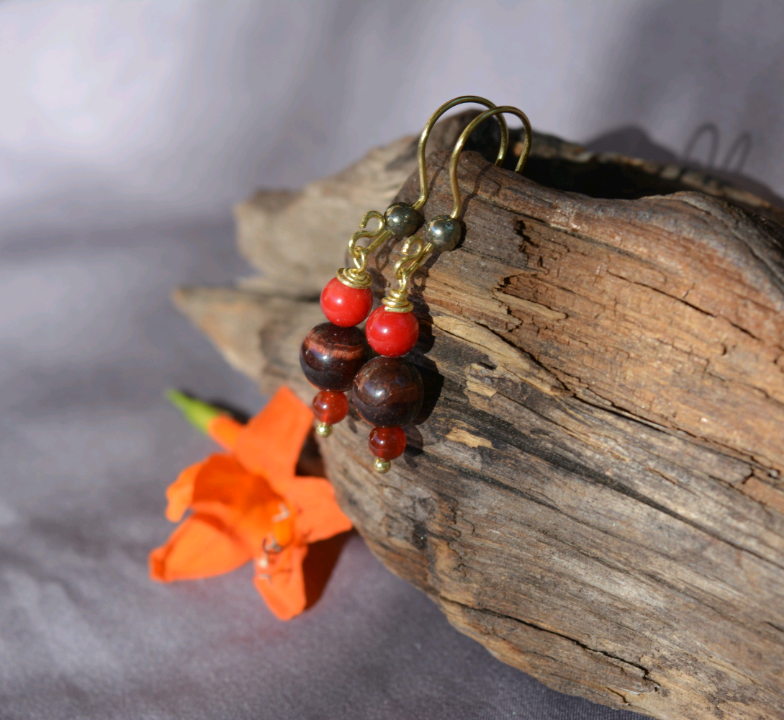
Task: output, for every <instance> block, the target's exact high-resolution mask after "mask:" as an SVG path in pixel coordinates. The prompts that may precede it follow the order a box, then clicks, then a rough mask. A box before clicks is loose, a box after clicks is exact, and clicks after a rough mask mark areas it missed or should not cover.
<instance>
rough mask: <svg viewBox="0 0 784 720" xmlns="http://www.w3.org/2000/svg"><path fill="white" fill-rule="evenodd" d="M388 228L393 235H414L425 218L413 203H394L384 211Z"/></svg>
mask: <svg viewBox="0 0 784 720" xmlns="http://www.w3.org/2000/svg"><path fill="white" fill-rule="evenodd" d="M384 217H385V218H386V228H387V230H389V232H391V233H392V234H393V235H400V236H402V237H408V236H409V235H413V234H414V233H415V232H416V231H417V230H418V229H419V226H420V225H421V224H422V223H423V222H424V218H423V217H422V215H420V214H419V213H418V212H417V211H416V210H414V208H413V207H411V205H409V204H408V203H404V202H396V203H392V205H390V206H389V207H388V208H387V211H386V212H385V213H384Z"/></svg>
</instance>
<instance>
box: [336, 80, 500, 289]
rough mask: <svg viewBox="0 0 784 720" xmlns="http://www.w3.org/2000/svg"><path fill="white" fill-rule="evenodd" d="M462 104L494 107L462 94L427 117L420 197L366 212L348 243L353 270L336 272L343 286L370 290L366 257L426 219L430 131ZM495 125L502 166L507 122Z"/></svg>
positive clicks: (419, 158)
mask: <svg viewBox="0 0 784 720" xmlns="http://www.w3.org/2000/svg"><path fill="white" fill-rule="evenodd" d="M463 103H476V104H478V105H484V106H485V107H487V108H490V109H494V108H495V105H494V104H493V103H491V102H490V101H489V100H486V99H485V98H483V97H479V96H478V95H461V96H460V97H456V98H454V99H452V100H450V101H449V102H446V103H444V104H443V105H442V106H441V107H440V108H438V110H436V111H435V112H434V113H433V114H432V115H431V116H430V119H429V120H428V121H427V124H426V125H425V127H424V129H423V130H422V134H421V135H420V136H419V144H418V146H417V161H418V163H419V182H420V187H421V190H420V194H419V198H418V199H417V201H416V202H415V203H414V204H413V205H409V204H408V203H404V202H396V203H392V205H390V206H389V207H388V208H387V209H386V212H385V213H383V214H382V213H380V212H379V211H378V210H370V211H369V212H367V213H365V215H364V217H363V218H362V221H361V222H360V224H359V227H360V229H359V230H357V232H355V233H354V234H353V235H352V236H351V239H350V240H349V241H348V254H349V257H351V259H352V260H353V261H354V267H348V268H340V269H339V270H338V271H337V273H336V277H337V279H338V280H340V282H342V283H343V284H344V285H347V286H348V287H352V288H359V289H363V288H368V287H370V285H371V284H372V280H371V278H370V275H368V273H367V263H368V256H369V255H370V254H371V253H372V252H373V251H375V250H376V249H377V248H378V247H380V246H381V245H382V243H384V242H385V241H386V240H388V239H389V238H390V237H392V236H393V235H400V236H403V237H408V236H411V235H413V234H414V233H415V232H416V231H417V230H418V229H419V228H420V227H421V226H422V224H423V223H424V221H425V219H424V218H423V217H422V215H421V213H420V212H419V211H420V210H421V209H422V207H423V206H424V204H425V203H426V202H427V198H428V194H429V187H428V183H427V165H426V162H425V149H426V146H427V141H428V138H429V137H430V132H431V131H432V129H433V127H434V126H435V124H436V122H438V120H439V119H440V118H441V116H442V115H443V114H444V113H445V112H447V110H450V109H452V108H453V107H455V106H457V105H462V104H463ZM498 122H499V124H500V125H501V147H500V148H499V151H498V158H497V159H496V162H495V164H496V165H501V164H502V163H503V161H504V158H505V157H506V151H507V147H508V146H509V129H508V128H507V125H506V121H505V120H504V119H503V117H501V116H499V117H498ZM371 220H377V221H378V223H379V224H378V227H377V228H376V229H375V230H368V229H367V226H368V223H369V222H370V221H371ZM362 238H370V242H369V243H368V245H365V246H363V245H358V244H357V243H358V242H359V240H361V239H362Z"/></svg>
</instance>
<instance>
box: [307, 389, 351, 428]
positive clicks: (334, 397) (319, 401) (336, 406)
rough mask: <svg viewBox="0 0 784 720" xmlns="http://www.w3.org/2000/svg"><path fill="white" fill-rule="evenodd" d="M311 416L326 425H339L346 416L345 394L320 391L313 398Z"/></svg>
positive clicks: (346, 399)
mask: <svg viewBox="0 0 784 720" xmlns="http://www.w3.org/2000/svg"><path fill="white" fill-rule="evenodd" d="M313 414H314V415H315V416H316V419H317V420H318V421H319V422H323V423H326V424H327V425H334V424H335V423H339V422H340V421H341V420H342V419H343V418H344V417H346V415H348V398H347V397H346V394H345V393H342V392H332V391H331V390H322V391H321V392H320V393H318V394H317V395H316V397H314V398H313Z"/></svg>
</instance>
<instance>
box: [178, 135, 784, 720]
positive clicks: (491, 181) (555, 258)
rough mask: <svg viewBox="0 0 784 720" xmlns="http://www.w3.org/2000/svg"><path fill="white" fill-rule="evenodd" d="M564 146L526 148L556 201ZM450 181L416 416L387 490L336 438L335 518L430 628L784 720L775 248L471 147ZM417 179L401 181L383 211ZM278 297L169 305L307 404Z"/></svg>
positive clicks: (419, 287) (779, 279)
mask: <svg viewBox="0 0 784 720" xmlns="http://www.w3.org/2000/svg"><path fill="white" fill-rule="evenodd" d="M400 147H402V145H401V146H400ZM553 148H555V150H553ZM574 148H575V146H569V145H564V146H563V148H562V149H558V145H557V144H554V141H552V140H549V141H540V142H539V143H538V147H537V148H535V154H534V155H533V156H532V174H533V175H536V176H538V177H540V179H541V177H542V172H544V173H547V172H550V180H551V183H550V184H551V185H554V186H557V185H558V180H559V178H560V179H561V181H562V182H561V184H562V185H564V186H566V187H573V186H574V179H573V178H574V173H573V172H572V173H565V174H564V173H562V172H561V171H555V170H552V168H554V167H556V166H557V165H558V163H561V164H563V162H567V161H568V162H572V160H573V159H574V158H575V157H579V156H580V153H579V149H578V150H574ZM380 152H381V153H382V154H383V153H384V152H388V153H390V154H391V152H390V149H387V150H386V151H380ZM548 152H553V153H554V159H551V161H548V159H547V154H548ZM565 157H566V158H567V160H566V161H565V160H564V158H565ZM570 157H571V158H572V160H569V158H570ZM447 160H448V156H447V155H446V154H444V153H441V154H438V155H436V156H435V157H433V158H431V167H433V168H434V171H435V180H434V183H433V191H432V195H431V199H430V201H429V203H428V205H427V207H426V216H428V217H430V216H432V215H434V214H438V213H441V212H444V211H445V210H447V209H448V208H449V207H450V206H451V198H450V195H449V189H448V183H447V180H446V173H445V171H444V163H445V162H447ZM405 162H408V163H409V166H410V167H409V169H413V166H412V162H411V158H410V157H408V158H407V159H405ZM548 162H549V165H548ZM579 162H581V163H583V167H585V166H586V165H585V163H588V164H590V163H594V164H596V162H597V161H596V159H595V158H594V159H593V160H592V159H590V158H588V159H586V158H583V159H582V160H579ZM606 162H607V163H609V164H612V163H613V162H616V163H617V164H618V165H619V166H621V167H623V168H624V169H623V171H622V172H621V175H622V176H624V177H627V178H628V171H629V168H632V169H634V168H635V167H637V170H634V172H638V171H639V172H644V170H640V169H639V168H640V167H641V166H640V165H639V164H638V165H635V164H634V163H633V162H627V161H623V160H616V161H613V160H612V158H608V159H606ZM537 163H538V164H539V166H540V168H541V167H544V171H541V169H539V170H538V169H537ZM548 167H550V168H551V170H550V171H548V170H547V168H548ZM649 170H651V168H649ZM559 173H560V174H559ZM651 173H652V174H653V175H655V176H656V177H658V178H660V177H661V173H662V169H661V168H658V169H657V168H653V169H652V170H651ZM682 177H683V174H681V179H679V180H677V182H678V183H680V182H682ZM460 179H461V187H462V188H464V191H465V192H466V193H467V195H468V199H467V202H466V208H465V222H466V225H467V228H468V229H467V232H466V236H465V239H464V242H463V243H462V245H461V246H460V247H459V248H458V249H457V250H455V251H453V252H452V253H449V254H445V255H442V256H439V257H436V258H431V259H430V260H429V261H428V263H427V265H426V267H425V268H424V269H423V270H421V271H420V273H419V274H418V276H417V278H418V279H417V282H416V283H415V284H416V290H415V291H414V293H413V298H412V299H413V300H414V301H415V303H416V311H415V312H416V313H417V315H418V317H419V318H420V320H421V322H422V326H423V333H422V339H421V341H420V344H419V345H418V346H417V348H416V349H415V351H414V353H413V362H415V363H416V364H417V365H418V366H419V367H420V369H421V370H422V373H423V376H424V377H425V382H426V387H427V401H426V404H425V408H424V410H423V413H422V414H421V416H420V418H419V419H418V420H417V422H416V423H415V424H414V426H413V427H411V428H409V431H408V436H409V442H410V448H409V450H407V451H406V454H405V455H404V456H403V458H401V460H400V461H397V462H396V463H395V464H394V465H393V470H392V471H391V472H390V473H389V474H387V475H385V476H379V475H377V474H375V473H374V472H373V471H372V463H371V458H370V457H369V454H368V452H367V449H366V436H367V431H368V428H367V427H366V426H365V424H364V423H363V422H362V421H361V420H359V419H358V418H356V416H354V417H350V418H349V419H348V420H347V421H346V422H344V423H342V424H341V425H339V426H336V428H335V432H334V435H333V436H332V437H331V438H330V439H329V440H327V441H326V442H324V443H322V449H323V453H324V456H325V461H326V465H327V468H328V472H329V476H330V478H331V479H332V481H333V483H334V484H335V486H336V489H337V493H338V497H339V500H340V502H341V505H342V507H343V508H344V510H345V511H346V512H347V513H348V514H349V516H350V517H351V518H352V520H353V521H354V522H355V524H356V526H357V528H358V529H359V530H360V532H361V533H362V535H363V536H364V537H365V539H366V540H367V542H368V544H369V545H370V547H371V548H372V549H373V551H374V552H375V553H376V554H377V555H378V556H379V557H380V558H381V559H382V560H383V562H384V563H385V564H386V565H387V566H388V567H390V568H391V569H392V570H393V571H394V572H396V573H397V574H399V575H400V576H402V577H404V578H406V579H407V580H409V581H411V582H413V583H414V584H416V585H417V586H418V587H420V588H421V589H422V590H423V591H425V592H426V593H428V595H430V596H431V597H432V598H433V599H434V600H435V601H436V602H437V603H438V604H439V606H440V607H441V608H442V610H443V611H444V612H445V613H446V615H447V617H448V618H449V620H450V622H452V623H453V624H454V625H455V626H456V627H457V628H459V629H460V630H462V631H463V632H465V633H467V634H468V635H470V636H472V637H474V638H476V639H477V640H478V641H479V642H481V643H483V644H484V645H485V646H486V647H487V648H488V649H489V650H490V652H492V653H493V654H494V655H496V656H497V657H499V658H500V659H502V660H503V661H504V662H507V663H509V664H511V665H514V666H516V667H519V668H521V669H523V670H525V671H526V672H529V673H530V674H532V675H534V676H536V677H537V678H539V679H540V680H542V681H543V682H545V683H546V684H548V685H550V686H551V687H554V688H556V689H558V690H561V691H564V692H567V693H572V694H577V695H582V696H584V697H586V698H589V699H591V700H594V701H596V702H600V703H604V704H607V705H611V706H614V707H624V708H627V709H632V710H635V711H637V712H640V713H645V714H649V715H652V716H654V717H659V718H672V719H675V718H725V719H726V718H744V719H746V718H748V719H749V720H751V719H752V718H753V719H754V720H758V719H759V718H784V474H783V473H784V243H782V237H783V236H784V235H782V233H781V231H780V230H779V228H778V227H777V226H776V225H775V224H774V223H772V222H770V221H769V220H765V219H763V218H762V217H760V216H752V215H749V214H748V213H747V212H745V211H743V210H739V209H737V208H736V207H733V206H731V205H730V204H728V203H727V202H725V201H724V200H722V199H717V198H714V197H709V196H707V195H704V194H701V193H694V192H686V193H678V194H673V195H667V196H654V197H643V198H640V199H632V200H619V199H600V198H591V197H587V196H586V195H580V194H574V193H570V192H565V191H564V190H563V189H553V188H548V187H544V186H542V185H539V184H537V183H536V182H533V181H531V180H529V179H521V178H519V177H517V176H515V175H513V174H512V173H510V172H508V171H505V170H499V169H496V168H494V167H493V166H492V165H490V164H489V163H487V162H486V161H485V160H483V159H482V158H481V157H480V156H479V155H478V154H475V153H466V154H465V156H464V158H463V160H462V161H461V165H460ZM651 182H653V181H651ZM656 182H659V180H657V181H656ZM673 182H675V181H673ZM642 184H644V183H641V185H642ZM378 185H379V187H380V186H381V185H383V183H381V182H380V181H379V183H378ZM657 187H658V186H657ZM673 187H675V188H677V187H678V185H677V184H675V185H674V186H673V185H671V186H670V187H669V189H673ZM704 189H707V190H711V188H709V187H706V188H704ZM416 191H417V182H416V178H415V177H414V176H411V177H410V178H409V180H408V181H407V182H406V184H405V186H404V188H403V190H402V191H401V193H400V197H401V198H403V199H408V200H412V199H413V198H414V197H415V195H416ZM608 191H609V194H610V195H612V196H614V197H617V195H619V194H622V192H621V191H623V192H625V193H627V196H633V194H634V193H633V191H632V190H630V189H629V188H628V187H624V186H623V184H622V183H621V184H619V187H618V188H615V189H613V188H612V187H611V183H608ZM646 192H647V191H646V190H645V189H643V190H642V191H641V192H640V193H639V194H641V195H644V194H646ZM732 192H733V191H731V190H729V191H727V190H726V189H725V190H722V191H721V192H719V193H718V194H720V195H724V196H725V197H729V196H730V195H731V193H732ZM728 193H729V194H728ZM305 194H306V193H305ZM594 194H598V189H597V188H594ZM298 199H299V200H302V196H299V198H298ZM390 199H391V198H390V197H387V198H379V200H378V201H377V202H375V203H372V204H370V205H365V206H364V207H362V208H361V209H354V208H353V207H352V208H351V211H352V212H351V214H352V217H351V219H350V220H351V221H353V222H356V220H357V219H358V218H359V216H361V214H362V212H363V211H364V210H366V209H370V208H371V207H374V208H376V209H381V210H383V208H384V207H385V206H386V204H388V202H389V200H390ZM733 199H734V200H735V201H736V202H738V201H740V202H741V203H742V204H744V205H745V206H746V207H749V208H755V209H757V210H759V211H761V212H762V213H763V214H765V215H767V217H768V218H776V217H778V213H779V211H778V210H777V209H776V208H773V207H770V206H767V205H765V204H764V203H759V204H757V201H756V200H755V199H754V198H753V197H752V196H745V195H743V196H740V197H734V198H733ZM349 204H350V203H349ZM306 208H307V203H306V202H304V204H303V205H302V212H301V213H298V214H297V215H296V218H295V219H292V222H294V223H295V225H296V223H298V222H310V221H305V220H303V218H304V214H306V213H305V210H306ZM265 212H271V211H269V210H267V211H265ZM262 236H263V235H262ZM345 239H346V238H345V235H344V236H343V237H339V238H333V239H332V240H331V241H330V242H329V243H328V244H327V242H326V241H325V242H324V243H323V244H322V245H321V246H320V249H319V250H318V252H319V253H320V257H329V258H330V260H333V259H334V260H335V263H337V262H339V259H340V248H341V246H342V245H343V243H344V242H345ZM264 242H266V241H265V240H263V239H260V242H259V244H258V247H257V248H256V250H255V252H256V253H257V255H258V258H259V260H258V262H259V263H262V261H263V257H264V252H263V245H264ZM244 243H245V245H246V253H247V254H250V253H249V251H248V250H247V245H248V239H247V237H246V238H245V240H244ZM399 245H400V242H399V241H397V242H395V243H393V244H392V252H391V255H382V256H381V257H380V260H379V262H378V263H377V264H376V266H375V271H376V273H377V281H378V282H377V287H376V290H377V292H378V293H380V292H381V289H382V286H383V285H384V284H385V283H386V282H387V281H388V279H389V275H390V269H391V266H392V264H393V263H394V259H395V257H396V254H395V253H396V250H397V248H398V247H399ZM313 252H314V253H315V252H316V250H315V249H314V250H313ZM335 255H337V257H336V258H335V257H333V256H335ZM325 264H326V263H325ZM276 277H277V270H276V274H275V275H272V276H269V277H268V278H267V279H266V280H265V281H264V282H265V283H266V288H268V289H269V288H273V287H274V286H275V282H276V280H275V278H276ZM320 282H321V280H319V284H320ZM307 285H308V280H307V279H306V278H303V283H302V285H301V287H302V288H304V287H306V286H307ZM292 295H293V293H292V294H289V295H288V297H285V298H284V297H279V296H277V297H267V296H265V295H263V294H261V293H259V292H258V291H256V292H251V291H248V290H230V289H205V288H201V289H198V288H197V289H186V290H181V291H179V292H178V293H177V294H176V301H177V303H178V305H179V306H180V307H181V308H182V309H183V310H184V311H185V312H186V313H187V314H188V315H189V316H190V317H191V318H192V319H193V320H194V321H195V322H196V323H197V324H198V325H199V326H200V327H202V328H203V329H204V330H205V332H207V334H208V335H209V336H210V337H211V338H212V339H213V340H214V341H215V342H216V344H217V345H218V346H219V347H220V348H222V349H223V351H224V352H225V353H226V354H227V358H228V359H229V360H230V361H232V362H233V364H234V365H235V366H237V367H239V368H240V369H242V370H244V371H245V372H249V373H250V374H252V375H253V376H254V377H257V378H258V379H259V381H260V383H261V386H262V388H263V389H264V390H266V391H270V390H272V389H273V388H274V387H275V386H276V385H277V384H279V383H280V382H286V383H288V384H290V385H291V386H292V387H294V388H295V389H296V390H297V392H298V393H299V394H300V395H301V396H302V397H303V399H309V398H310V397H312V394H313V389H312V388H310V387H309V386H308V385H307V383H306V382H305V381H304V379H303V378H302V377H301V374H300V371H299V368H298V363H297V350H298V346H299V343H300V341H301V338H302V337H303V336H304V334H305V333H306V332H307V331H308V330H309V329H310V327H312V326H313V325H314V324H316V323H317V322H320V321H321V320H322V317H321V314H320V311H319V308H318V305H317V303H316V302H315V299H314V297H313V296H314V293H313V292H312V291H307V292H306V291H302V296H301V297H292Z"/></svg>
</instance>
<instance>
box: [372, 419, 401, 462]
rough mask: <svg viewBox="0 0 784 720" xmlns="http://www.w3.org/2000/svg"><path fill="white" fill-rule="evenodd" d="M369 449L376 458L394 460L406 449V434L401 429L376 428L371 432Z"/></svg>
mask: <svg viewBox="0 0 784 720" xmlns="http://www.w3.org/2000/svg"><path fill="white" fill-rule="evenodd" d="M368 447H369V448H370V452H372V453H373V454H374V455H375V456H376V457H380V458H382V459H384V460H394V459H395V458H396V457H400V456H401V455H402V454H403V451H404V450H405V449H406V433H405V432H404V431H403V428H401V427H375V428H373V429H372V430H371V431H370V437H369V438H368Z"/></svg>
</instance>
